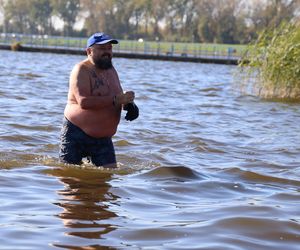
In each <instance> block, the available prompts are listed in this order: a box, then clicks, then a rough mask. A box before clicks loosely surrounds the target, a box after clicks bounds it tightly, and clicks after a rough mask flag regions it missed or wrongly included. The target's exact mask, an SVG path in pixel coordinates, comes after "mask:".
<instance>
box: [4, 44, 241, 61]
mask: <svg viewBox="0 0 300 250" xmlns="http://www.w3.org/2000/svg"><path fill="white" fill-rule="evenodd" d="M0 49H1V50H12V48H11V46H10V45H7V44H0ZM18 51H26V52H43V53H56V54H70V55H86V52H85V50H84V49H82V50H81V49H72V48H62V47H60V48H59V47H49V46H47V47H46V46H45V47H43V46H38V47H32V46H26V45H21V47H20V48H19V49H18ZM114 57H120V58H128V59H146V60H162V61H178V62H195V63H214V64H227V65H237V64H238V61H239V59H237V58H226V57H192V56H188V55H181V56H180V55H178V56H177V55H161V54H158V55H155V54H145V53H134V52H121V51H114Z"/></svg>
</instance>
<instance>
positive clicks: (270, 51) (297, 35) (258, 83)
mask: <svg viewBox="0 0 300 250" xmlns="http://www.w3.org/2000/svg"><path fill="white" fill-rule="evenodd" d="M299 26H300V25H299V24H298V25H297V24H291V23H288V24H287V23H284V24H282V25H281V26H279V27H277V28H276V29H273V30H265V31H264V32H262V33H261V34H260V36H259V37H258V39H257V41H256V42H255V43H254V44H252V45H250V46H249V47H248V48H247V50H246V53H245V55H244V56H243V58H242V60H241V61H240V63H239V66H240V67H241V69H242V71H245V72H246V73H247V74H246V75H247V77H246V83H245V82H244V84H246V85H252V87H254V88H253V90H254V91H255V92H256V93H257V94H258V95H259V96H261V97H263V98H274V99H291V100H300V27H299ZM248 87H249V86H248Z"/></svg>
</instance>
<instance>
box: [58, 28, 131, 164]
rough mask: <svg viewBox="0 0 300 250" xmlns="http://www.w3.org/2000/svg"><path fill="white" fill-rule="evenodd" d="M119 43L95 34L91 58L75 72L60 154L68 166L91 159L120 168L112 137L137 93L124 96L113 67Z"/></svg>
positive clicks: (89, 50) (89, 51)
mask: <svg viewBox="0 0 300 250" xmlns="http://www.w3.org/2000/svg"><path fill="white" fill-rule="evenodd" d="M117 43H118V41H117V40H115V39H112V38H111V37H110V36H109V35H106V34H103V33H96V34H94V35H92V36H91V37H90V38H89V39H88V41H87V48H86V53H87V58H86V59H85V60H83V61H81V62H79V63H78V64H76V65H75V67H74V68H73V70H72V72H71V75H70V83H69V93H68V102H67V105H66V108H65V111H64V116H65V119H64V123H63V128H62V133H61V145H60V153H59V158H60V160H61V161H62V162H64V163H70V164H81V163H82V162H81V161H82V158H84V157H88V158H89V159H90V160H91V162H92V163H93V164H94V165H96V166H103V167H109V168H114V167H116V166H117V165H116V156H115V150H114V146H113V143H112V136H113V135H114V134H115V133H116V131H117V127H118V124H119V122H120V115H121V110H122V106H123V105H126V104H128V103H132V102H133V100H134V92H133V91H128V92H125V93H123V90H122V87H121V85H120V81H119V77H118V74H117V72H116V70H115V68H114V67H113V66H112V61H111V59H112V44H117Z"/></svg>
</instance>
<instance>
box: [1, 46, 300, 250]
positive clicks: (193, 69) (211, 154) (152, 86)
mask: <svg viewBox="0 0 300 250" xmlns="http://www.w3.org/2000/svg"><path fill="white" fill-rule="evenodd" d="M83 58H84V57H81V56H71V55H55V54H41V53H23V52H11V51H0V59H1V64H0V84H1V89H0V107H1V109H0V121H1V122H0V188H1V192H0V202H1V205H0V210H1V213H0V236H1V237H0V238H1V242H0V249H1V250H4V249H5V250H8V249H13V250H17V249H24V250H25V249H28V250H29V249H30V250H34V249H37V250H40V249H130V250H131V249H189V250H190V249H205V250H219V249H220V250H227V249H230V250H245V249H247V250H249V249H250V250H252V249H253V250H259V249H263V250H266V249H270V250H271V249H272V250H277V249H278V250H282V249H287V250H299V249H300V144H299V142H300V126H299V124H300V109H299V107H300V104H297V103H293V104H289V103H279V102H268V101H264V100H260V99H258V98H256V97H254V96H251V95H244V94H241V93H240V92H239V91H238V89H236V83H237V82H238V81H239V80H238V78H236V77H235V76H234V74H235V71H236V69H237V68H236V67H235V66H226V65H214V64H195V63H180V62H164V61H144V60H128V59H119V58H115V59H114V65H115V67H116V68H117V70H118V72H119V76H120V79H121V82H122V85H123V87H124V89H125V90H134V91H135V92H136V97H137V99H136V103H137V105H138V106H139V107H140V117H139V119H138V120H135V121H133V122H127V121H125V119H124V114H123V115H122V119H121V124H120V126H119V130H118V132H117V134H116V136H115V137H114V138H113V141H114V144H115V149H116V153H117V159H118V162H119V166H120V169H119V170H114V171H109V170H103V169H96V168H93V167H91V166H88V165H87V164H86V165H84V166H82V167H78V166H64V165H62V164H60V163H59V162H58V150H59V133H60V126H61V122H62V118H63V109H64V106H65V103H66V95H67V90H68V77H69V72H70V70H71V69H72V67H73V65H74V64H75V63H77V62H78V61H80V60H82V59H83Z"/></svg>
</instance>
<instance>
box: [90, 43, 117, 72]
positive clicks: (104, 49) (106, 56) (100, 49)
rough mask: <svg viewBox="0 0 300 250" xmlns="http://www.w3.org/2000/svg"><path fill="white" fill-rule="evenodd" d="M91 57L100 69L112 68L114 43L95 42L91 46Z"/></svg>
mask: <svg viewBox="0 0 300 250" xmlns="http://www.w3.org/2000/svg"><path fill="white" fill-rule="evenodd" d="M90 49H91V57H92V59H93V61H94V63H95V66H96V67H97V68H99V69H110V68H111V67H112V61H111V59H112V44H111V43H106V44H95V45H93V46H92V47H91V48H90Z"/></svg>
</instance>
